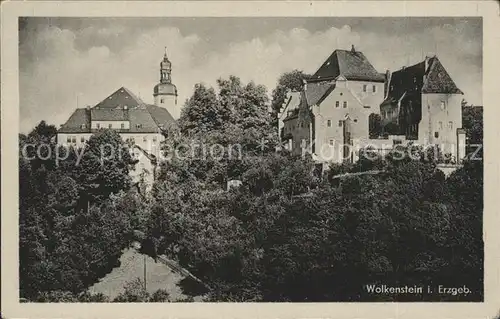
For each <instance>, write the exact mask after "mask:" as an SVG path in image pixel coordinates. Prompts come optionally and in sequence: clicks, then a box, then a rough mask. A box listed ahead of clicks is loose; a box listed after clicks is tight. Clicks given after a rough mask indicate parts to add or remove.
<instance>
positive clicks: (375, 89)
mask: <svg viewBox="0 0 500 319" xmlns="http://www.w3.org/2000/svg"><path fill="white" fill-rule="evenodd" d="M372 89H373V92H374V93H375V92H377V86H376V85H374V86H373V88H372Z"/></svg>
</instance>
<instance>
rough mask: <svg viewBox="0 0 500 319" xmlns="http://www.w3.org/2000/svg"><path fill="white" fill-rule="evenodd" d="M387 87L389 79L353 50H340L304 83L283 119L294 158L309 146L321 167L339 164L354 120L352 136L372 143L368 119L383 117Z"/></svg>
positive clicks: (292, 95)
mask: <svg viewBox="0 0 500 319" xmlns="http://www.w3.org/2000/svg"><path fill="white" fill-rule="evenodd" d="M384 83H385V75H384V74H381V73H378V72H377V71H376V70H375V68H374V67H373V65H372V64H371V63H370V62H369V61H368V59H367V58H366V57H365V55H364V54H363V53H362V52H360V51H356V49H355V48H354V46H353V47H352V48H351V50H335V51H334V52H333V53H332V54H331V55H330V56H329V57H328V58H327V59H326V61H325V62H324V63H323V64H322V65H321V67H320V68H319V69H318V70H317V71H316V72H315V73H314V75H313V76H312V78H311V79H309V80H307V81H304V86H303V90H302V92H300V94H299V93H296V92H291V93H290V95H289V99H287V100H286V102H285V105H284V106H283V108H282V111H281V114H279V116H280V117H282V120H281V121H282V123H283V124H282V126H283V127H282V128H280V131H281V132H280V134H281V137H282V140H284V141H285V142H284V143H285V145H287V146H288V148H289V149H291V150H292V152H294V153H297V154H300V153H301V152H302V151H303V150H304V145H307V146H306V149H307V150H308V152H310V153H312V154H313V157H314V158H315V159H317V160H318V161H320V162H329V161H334V162H340V161H341V157H342V155H343V148H342V145H343V143H344V139H345V132H344V131H345V127H344V124H345V120H346V119H347V118H349V119H351V120H352V121H351V125H350V130H352V135H354V136H356V137H361V138H366V139H367V138H368V134H369V132H368V120H369V116H370V114H371V113H378V109H379V105H380V103H381V102H382V101H383V100H384ZM299 95H300V98H299ZM285 114H286V115H285Z"/></svg>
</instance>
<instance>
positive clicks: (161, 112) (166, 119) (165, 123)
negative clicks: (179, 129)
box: [146, 104, 175, 128]
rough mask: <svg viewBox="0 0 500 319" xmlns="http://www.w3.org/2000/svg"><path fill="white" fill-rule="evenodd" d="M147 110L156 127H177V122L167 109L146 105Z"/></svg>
mask: <svg viewBox="0 0 500 319" xmlns="http://www.w3.org/2000/svg"><path fill="white" fill-rule="evenodd" d="M146 108H147V110H148V112H149V114H151V116H152V117H153V120H154V121H155V122H156V125H158V126H160V127H163V128H167V127H169V126H171V125H175V120H174V118H173V117H172V115H171V114H170V112H168V111H167V109H165V108H163V107H159V106H156V105H151V104H148V105H146Z"/></svg>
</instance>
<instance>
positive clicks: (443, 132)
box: [380, 56, 465, 159]
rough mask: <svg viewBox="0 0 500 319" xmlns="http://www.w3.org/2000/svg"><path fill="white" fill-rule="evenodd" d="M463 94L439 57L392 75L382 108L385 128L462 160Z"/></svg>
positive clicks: (430, 58)
mask: <svg viewBox="0 0 500 319" xmlns="http://www.w3.org/2000/svg"><path fill="white" fill-rule="evenodd" d="M462 99H463V93H462V91H461V90H460V89H459V88H458V87H457V86H456V84H455V83H454V82H453V80H452V78H451V76H450V75H449V74H448V72H446V69H445V68H444V67H443V65H442V64H441V62H440V61H439V59H438V58H437V57H436V56H433V57H426V58H425V60H424V61H422V62H419V63H417V64H415V65H412V66H409V67H404V68H402V69H401V70H398V71H395V72H393V73H392V74H391V75H390V79H389V81H388V92H387V96H386V97H385V100H384V102H383V103H382V104H381V105H380V112H381V118H382V125H383V126H387V125H388V124H393V125H392V126H393V127H394V128H395V129H396V132H395V133H397V134H400V135H404V136H405V138H406V139H407V140H416V141H418V143H419V144H423V145H426V144H437V145H439V146H440V148H441V150H442V151H443V152H444V153H449V154H452V155H453V156H454V157H455V158H459V159H460V158H462V157H463V156H464V155H465V154H464V150H463V149H459V148H458V147H457V145H460V146H461V147H462V148H463V147H465V143H464V141H465V135H464V132H463V130H462Z"/></svg>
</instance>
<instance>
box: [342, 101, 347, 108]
mask: <svg viewBox="0 0 500 319" xmlns="http://www.w3.org/2000/svg"><path fill="white" fill-rule="evenodd" d="M343 106H344V109H345V108H346V107H347V101H344V103H343Z"/></svg>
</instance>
